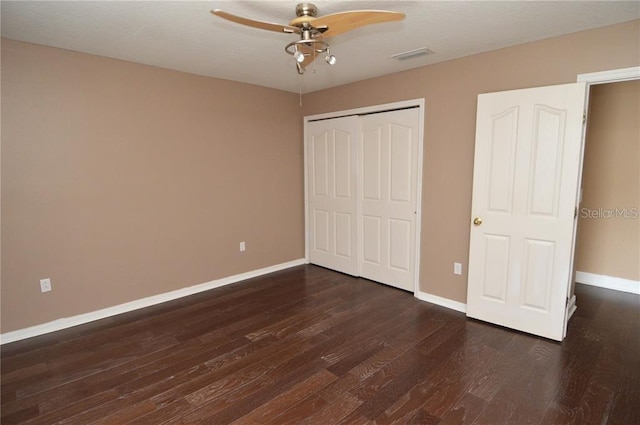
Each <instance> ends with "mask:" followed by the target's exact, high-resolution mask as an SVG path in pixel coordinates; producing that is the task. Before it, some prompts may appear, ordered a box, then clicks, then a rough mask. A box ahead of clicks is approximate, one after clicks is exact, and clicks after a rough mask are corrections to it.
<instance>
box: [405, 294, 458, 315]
mask: <svg viewBox="0 0 640 425" xmlns="http://www.w3.org/2000/svg"><path fill="white" fill-rule="evenodd" d="M414 295H415V297H416V298H417V299H419V300H421V301H426V302H429V303H432V304H436V305H439V306H441V307H446V308H450V309H451V310H455V311H459V312H461V313H466V312H467V305H466V304H465V303H461V302H458V301H453V300H450V299H448V298H443V297H439V296H437V295H432V294H428V293H426V292H422V291H416V292H415V294H414Z"/></svg>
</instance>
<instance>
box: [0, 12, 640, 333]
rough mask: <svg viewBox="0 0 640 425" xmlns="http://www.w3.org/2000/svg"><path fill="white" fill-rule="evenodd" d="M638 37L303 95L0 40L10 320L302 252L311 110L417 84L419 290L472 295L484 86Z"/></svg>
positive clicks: (585, 37)
mask: <svg viewBox="0 0 640 425" xmlns="http://www.w3.org/2000/svg"><path fill="white" fill-rule="evenodd" d="M639 40H640V21H635V22H630V23H626V24H621V25H616V26H612V27H606V28H601V29H596V30H591V31H586V32H582V33H577V34H573V35H569V36H564V37H559V38H554V39H549V40H544V41H540V42H536V43H530V44H525V45H521V46H517V47H513V48H509V49H503V50H499V51H495V52H490V53H486V54H481V55H476V56H472V57H467V58H463V59H459V60H455V61H450V62H445V63H441V64H436V65H431V66H427V67H423V68H420V69H416V70H412V71H407V72H402V73H397V74H392V75H388V76H385V77H381V78H377V79H372V80H367V81H363V82H359V83H354V84H350V85H347V86H343V87H339V88H334V89H330V90H325V91H320V92H316V93H311V94H308V95H306V96H305V99H304V105H305V106H304V110H303V111H301V110H300V109H299V106H298V99H297V96H296V95H295V94H291V93H285V92H280V91H276V90H271V89H266V88H260V87H256V86H251V85H246V84H240V83H233V82H229V81H222V80H216V79H211V78H206V77H199V76H194V75H188V74H184V73H179V72H175V71H169V70H163V69H158V68H154V67H149V66H144V65H138V64H133V63H128V62H122V61H117V60H113V59H107V58H101V57H96V56H90V55H84V54H79V53H74V52H69V51H64V50H59V49H53V48H47V47H41V46H35V45H30V44H25V43H18V42H14V41H9V40H3V41H2V105H1V106H2V168H1V170H2V305H1V307H2V327H1V331H2V332H8V331H12V330H16V329H20V328H24V327H27V326H31V325H35V324H39V323H43V322H47V321H51V320H55V319H57V318H61V317H69V316H72V315H76V314H81V313H86V312H89V311H94V310H97V309H100V308H104V307H109V306H113V305H116V304H119V303H123V302H127V301H132V300H136V299H139V298H142V297H145V296H150V295H154V294H158V293H163V292H167V291H171V290H174V289H179V288H182V287H185V286H190V285H193V284H198V283H202V282H206V281H210V280H213V279H216V278H220V277H224V276H229V275H233V274H237V273H241V272H244V271H249V270H255V269H258V268H260V267H265V266H269V265H274V264H278V263H282V262H285V261H289V260H293V259H296V258H300V257H302V256H303V255H304V231H303V175H302V174H303V171H302V170H303V159H302V143H301V140H302V116H303V112H304V115H311V114H317V113H321V112H329V111H335V110H342V109H349V108H355V107H361V106H368V105H375V104H380V103H388V102H394V101H399V100H406V99H413V98H419V97H424V98H425V99H426V116H425V139H424V181H423V223H422V235H421V240H422V259H421V264H420V273H421V290H423V291H425V292H429V293H432V294H435V295H439V296H442V297H445V298H449V299H452V300H455V301H461V302H464V301H465V299H466V281H467V276H466V265H467V258H468V240H469V218H470V206H471V183H472V182H471V176H472V171H473V147H474V125H475V104H476V96H477V94H478V93H484V92H491V91H498V90H507V89H513V88H521V87H531V86H540V85H548V84H557V83H565V82H573V81H575V79H576V74H579V73H585V72H593V71H600V70H606V69H614V68H624V67H629V66H637V65H639V64H640V58H639V53H638V52H639V51H640V41H639ZM241 240H245V241H246V242H247V251H246V252H245V253H244V254H240V253H239V252H238V242H239V241H241ZM454 261H458V262H462V263H464V265H465V267H464V271H465V273H464V274H463V276H456V275H454V274H453V273H452V270H453V262H454ZM44 277H50V278H52V283H53V287H54V290H53V292H51V293H47V294H41V293H40V292H39V284H38V281H39V279H41V278H44Z"/></svg>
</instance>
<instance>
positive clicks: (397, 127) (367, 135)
mask: <svg viewBox="0 0 640 425" xmlns="http://www.w3.org/2000/svg"><path fill="white" fill-rule="evenodd" d="M419 114H420V110H419V109H418V108H413V109H405V110H399V111H390V112H383V113H377V114H370V115H365V116H363V117H362V118H361V120H360V124H361V132H360V138H359V140H360V141H359V146H358V154H359V159H358V161H359V167H358V170H359V171H358V194H359V200H360V215H359V222H358V233H359V235H360V237H359V238H358V242H359V246H358V250H359V252H360V258H361V262H360V275H361V276H362V277H365V278H367V279H371V280H375V281H377V282H382V283H385V284H387V285H391V286H395V287H397V288H400V289H404V290H407V291H412V292H413V291H414V274H415V268H416V264H415V263H416V261H415V246H416V237H417V235H416V212H417V190H416V188H417V176H418V143H419V139H418V133H419V132H418V126H419V120H420V117H419Z"/></svg>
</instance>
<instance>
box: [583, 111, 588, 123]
mask: <svg viewBox="0 0 640 425" xmlns="http://www.w3.org/2000/svg"><path fill="white" fill-rule="evenodd" d="M586 123H587V112H586V111H585V112H583V113H582V125H585V124H586Z"/></svg>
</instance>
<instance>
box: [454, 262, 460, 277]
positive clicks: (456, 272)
mask: <svg viewBox="0 0 640 425" xmlns="http://www.w3.org/2000/svg"><path fill="white" fill-rule="evenodd" d="M453 273H454V274H462V264H460V263H453Z"/></svg>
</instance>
